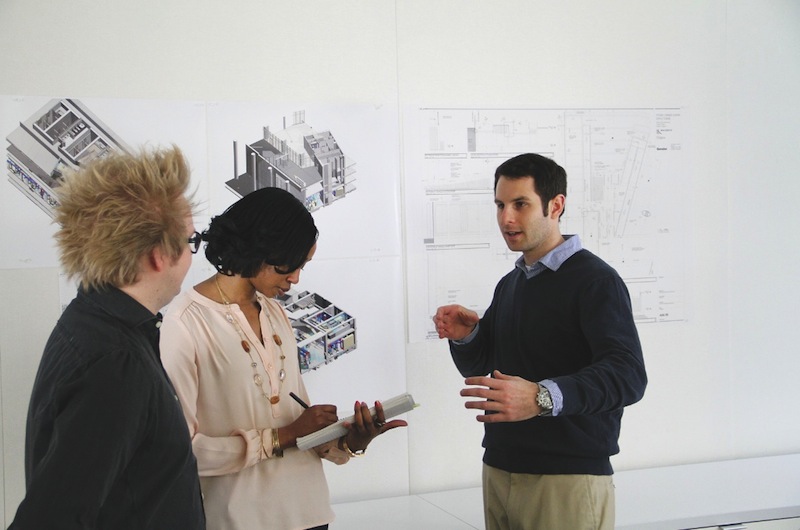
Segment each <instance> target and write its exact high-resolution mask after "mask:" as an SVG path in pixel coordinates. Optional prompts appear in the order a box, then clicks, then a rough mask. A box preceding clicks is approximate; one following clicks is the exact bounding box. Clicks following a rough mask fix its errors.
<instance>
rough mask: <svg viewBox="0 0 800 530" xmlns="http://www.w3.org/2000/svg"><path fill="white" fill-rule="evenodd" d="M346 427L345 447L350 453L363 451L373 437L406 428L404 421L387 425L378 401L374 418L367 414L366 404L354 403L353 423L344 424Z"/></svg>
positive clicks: (381, 406)
mask: <svg viewBox="0 0 800 530" xmlns="http://www.w3.org/2000/svg"><path fill="white" fill-rule="evenodd" d="M344 425H345V427H347V429H348V432H347V447H349V448H350V450H351V451H355V452H358V451H363V450H365V449H366V448H367V446H368V445H369V443H370V442H371V441H372V440H374V439H375V437H377V436H379V435H381V434H383V433H385V432H386V431H390V430H392V429H395V428H397V427H406V426H407V425H408V423H407V422H406V421H405V420H392V421H390V422H388V423H387V421H386V416H385V415H384V413H383V405H381V402H380V401H376V402H375V417H374V418H373V417H372V414H370V412H369V407H368V406H367V404H366V403H364V402H360V401H356V403H355V405H354V413H353V423H347V422H345V424H344Z"/></svg>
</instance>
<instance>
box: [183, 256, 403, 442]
mask: <svg viewBox="0 0 800 530" xmlns="http://www.w3.org/2000/svg"><path fill="white" fill-rule="evenodd" d="M314 250H316V245H315V247H314V248H312V250H311V251H310V252H309V256H308V259H307V260H306V261H310V260H311V257H312V256H313V254H314ZM300 270H301V269H296V270H294V271H292V272H289V273H286V274H282V273H279V272H277V271H276V269H275V267H273V266H271V265H265V266H264V268H263V269H262V271H261V272H259V274H258V275H256V276H255V277H253V278H243V277H242V276H240V275H233V276H226V275H222V274H216V275H214V276H212V277H210V278H208V279H206V280H204V281H202V282H200V283H199V284H197V285H196V286H195V290H196V291H197V292H199V293H200V294H202V295H203V296H206V297H208V298H210V299H212V300H214V301H217V302H220V303H224V302H225V301H226V300H227V302H228V303H235V304H237V305H238V306H239V308H240V309H241V310H242V312H243V313H244V314H245V317H246V318H247V322H248V323H249V324H250V327H251V328H252V329H253V330H254V331H255V332H256V334H257V335H258V336H260V337H261V340H262V343H263V340H264V338H263V334H262V329H261V323H260V321H259V313H260V311H261V306H260V305H259V304H258V302H257V298H256V288H258V290H259V291H260V292H262V293H263V294H265V295H268V296H276V295H277V294H279V293H280V290H281V289H283V290H288V289H289V288H290V287H291V286H292V285H293V284H295V283H297V282H298V281H299V279H300ZM217 284H219V289H217ZM220 291H221V292H222V293H223V294H224V296H225V298H226V300H223V299H222V296H221V293H220ZM267 336H268V337H269V335H267ZM375 416H376V417H375V418H373V417H372V414H370V412H369V406H368V405H367V403H365V402H362V401H356V402H355V405H354V406H353V422H352V424H351V423H345V427H346V428H347V429H348V432H347V436H346V437H343V438H345V439H346V441H347V447H348V448H350V450H351V451H356V452H357V451H362V450H364V449H366V448H367V446H368V445H369V443H370V442H371V441H372V440H374V439H375V438H376V437H377V436H379V435H381V434H383V433H384V432H386V431H389V430H391V429H395V428H397V427H405V426H407V425H408V423H406V422H405V421H403V420H392V421H390V422H388V423H387V422H386V416H385V415H384V411H383V406H382V405H381V404H380V402H378V401H376V402H375ZM337 421H339V417H338V415H337V410H336V405H330V404H324V405H312V406H310V407H308V408H306V409H304V410H303V412H302V413H301V414H300V416H299V417H298V418H297V419H296V420H295V421H293V422H292V423H290V424H289V425H285V426H283V427H280V428H279V429H278V439H279V440H280V446H281V447H282V448H283V449H286V448H288V447H295V446H296V445H297V439H298V438H301V437H303V436H306V435H309V434H311V433H313V432H316V431H318V430H320V429H322V428H324V427H327V426H328V425H332V424H334V423H336V422H337ZM343 441H344V440H342V439H340V440H339V449H344V447H343V444H342V442H343Z"/></svg>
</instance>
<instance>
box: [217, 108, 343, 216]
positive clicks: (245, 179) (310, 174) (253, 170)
mask: <svg viewBox="0 0 800 530" xmlns="http://www.w3.org/2000/svg"><path fill="white" fill-rule="evenodd" d="M237 157H238V153H237V148H236V142H234V178H233V179H231V180H229V181H228V182H226V185H227V186H228V188H229V189H230V190H231V191H232V192H233V193H235V194H236V195H238V196H239V197H243V196H244V195H247V194H248V193H250V192H251V191H255V190H257V189H261V188H265V187H268V186H269V187H274V188H283V189H285V190H287V191H289V192H291V193H292V194H293V195H294V196H295V197H297V198H298V199H300V200H301V201H303V203H304V204H305V205H306V208H308V210H309V211H311V212H313V211H314V210H317V209H319V208H322V207H323V206H328V205H330V204H331V203H333V202H335V201H337V200H339V199H341V198H343V197H344V196H345V195H347V194H348V193H350V192H352V191H353V190H355V179H354V178H353V177H352V175H353V173H355V170H354V169H353V166H354V165H355V164H354V163H353V162H352V161H350V160H349V159H348V158H347V157H346V156H345V155H344V153H343V152H342V150H341V149H340V148H339V144H338V143H337V142H336V139H335V138H334V137H333V135H332V134H331V133H330V132H329V131H323V132H316V131H315V130H314V129H312V128H311V127H310V126H309V125H308V124H306V123H305V111H298V112H295V113H294V115H293V123H292V125H290V126H288V127H287V126H286V119H285V118H284V123H283V129H282V130H280V131H274V132H273V131H271V130H270V129H269V127H264V137H263V138H262V139H261V140H258V141H256V142H254V143H252V144H249V145H247V146H246V147H245V165H246V171H245V172H244V173H242V174H241V175H240V174H239V171H238V163H237Z"/></svg>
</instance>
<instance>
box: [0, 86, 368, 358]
mask: <svg viewBox="0 0 800 530" xmlns="http://www.w3.org/2000/svg"><path fill="white" fill-rule="evenodd" d="M303 114H304V113H303V112H299V113H295V116H294V123H293V125H291V126H290V127H284V129H283V130H282V131H279V132H277V133H274V134H273V133H271V132H270V131H269V129H268V128H265V129H264V139H263V140H260V141H258V142H255V143H254V144H251V145H248V146H247V160H248V163H247V172H246V173H245V174H244V175H241V176H239V177H238V178H235V179H233V180H231V181H229V182H227V183H226V186H227V187H228V189H230V190H231V191H233V192H234V193H235V194H236V195H237V196H239V197H241V196H244V195H246V194H247V193H250V192H252V191H255V190H256V189H260V188H262V187H265V186H275V187H282V188H284V189H287V190H288V191H290V192H292V193H293V194H294V195H295V196H296V197H298V198H299V199H301V200H302V201H303V202H304V204H305V205H306V208H308V210H309V211H313V210H316V209H318V208H320V207H322V206H327V205H329V204H331V203H333V202H334V201H336V200H338V199H340V198H342V197H344V196H345V195H346V194H347V193H349V192H351V191H353V190H354V189H355V181H354V179H352V174H353V163H352V162H349V161H348V160H347V158H346V157H345V156H344V154H343V153H342V152H341V150H340V149H339V146H338V144H337V143H336V140H335V139H334V138H333V135H332V134H331V133H330V132H327V131H326V132H322V133H318V132H315V131H314V130H313V129H311V127H309V126H308V125H306V124H305V123H304V121H303V118H304V116H303ZM6 139H7V140H8V144H9V145H8V148H7V157H6V165H7V168H8V180H9V181H10V182H11V183H12V184H13V185H14V186H15V187H16V188H17V189H19V190H20V191H21V192H22V193H24V194H25V196H26V197H28V198H29V199H30V200H31V201H33V202H34V203H35V204H36V205H37V206H38V207H39V208H41V209H42V210H43V211H44V212H45V213H47V215H49V216H50V217H51V218H52V217H53V214H54V208H55V207H56V206H57V205H58V199H57V191H56V190H57V189H58V187H59V186H60V185H61V183H62V182H63V179H64V178H65V177H64V174H65V172H66V171H67V170H75V169H77V168H78V167H80V166H81V165H82V164H85V163H86V162H89V161H91V160H95V159H98V158H102V157H104V156H106V155H108V154H109V153H111V152H113V151H118V150H119V151H125V152H132V150H131V148H130V147H129V146H128V144H126V143H125V141H123V140H122V139H121V138H120V137H119V135H117V134H116V133H114V132H113V131H112V130H111V129H110V128H109V127H108V126H107V125H106V124H104V123H103V122H102V121H101V120H100V119H99V118H98V117H97V116H95V115H94V114H93V113H92V112H91V111H90V110H89V108H88V107H87V106H86V105H85V104H84V103H82V102H81V101H79V100H77V99H53V100H51V101H49V102H48V103H47V104H46V105H44V106H43V107H42V108H40V109H39V110H38V111H37V112H35V113H34V114H32V115H31V116H29V117H28V118H27V119H24V120H22V121H20V125H19V127H17V128H16V129H14V130H13V131H12V132H11V133H10V134H9V135H8V136H7V138H6ZM278 301H279V302H280V303H281V304H282V305H283V306H284V308H285V309H286V311H287V313H288V316H289V320H290V322H291V324H292V327H293V329H294V332H295V337H296V338H297V342H298V351H297V354H298V360H299V363H300V367H301V371H303V372H305V371H308V370H314V369H316V368H319V367H320V366H323V365H325V364H329V363H331V362H333V361H334V360H336V359H337V358H338V357H340V356H341V355H343V354H345V353H348V352H350V351H352V350H354V349H355V348H356V324H355V319H354V318H353V317H352V316H351V315H349V314H347V313H346V312H345V311H343V310H341V309H340V308H338V307H337V306H336V305H334V304H332V303H331V302H329V301H328V300H326V299H325V298H323V297H322V296H320V295H319V294H317V293H310V292H308V291H304V292H301V293H296V292H293V291H290V292H289V293H287V294H286V295H284V296H283V297H281V298H279V299H278Z"/></svg>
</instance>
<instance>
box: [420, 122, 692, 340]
mask: <svg viewBox="0 0 800 530" xmlns="http://www.w3.org/2000/svg"><path fill="white" fill-rule="evenodd" d="M406 123H407V124H408V126H407V128H406V131H405V134H404V145H405V146H406V151H405V153H404V160H405V173H406V175H407V177H406V207H407V209H408V212H409V213H408V215H407V219H408V223H407V227H406V228H407V231H406V245H407V249H408V263H409V265H408V271H409V272H408V275H409V285H415V286H416V288H415V289H414V290H411V291H410V292H409V300H408V305H409V316H408V319H409V340H410V341H418V340H426V339H432V338H436V337H437V336H436V334H435V331H434V329H433V325H432V322H431V319H430V317H431V316H432V315H433V314H434V313H435V311H436V308H437V307H438V306H440V305H445V304H449V303H459V304H461V305H464V306H467V307H470V308H472V309H474V310H476V311H478V312H479V313H481V314H482V311H483V310H485V309H486V307H487V305H488V304H489V302H490V301H491V295H492V290H493V288H494V286H495V284H496V282H497V280H499V278H500V277H501V276H502V275H504V274H505V273H507V272H508V271H509V270H511V268H512V267H513V264H514V261H515V260H516V259H517V258H518V256H519V255H518V254H517V253H512V252H509V251H508V249H507V248H506V245H505V243H504V241H503V240H502V238H501V237H500V235H499V231H498V227H497V222H496V218H495V206H494V204H493V185H494V171H495V169H496V168H497V166H498V165H499V164H500V163H502V162H503V161H505V160H507V159H508V158H511V157H512V156H515V155H517V154H520V153H523V152H536V153H539V154H542V155H545V156H548V157H551V158H553V159H554V160H555V161H556V162H558V163H559V164H560V165H562V166H563V167H564V168H565V169H566V172H567V179H568V190H567V203H566V204H567V205H566V211H565V213H564V216H563V217H562V220H561V231H562V233H564V234H572V233H576V234H579V235H580V238H581V240H582V242H583V246H584V247H585V248H588V249H589V250H591V251H592V252H594V253H596V254H598V255H599V256H600V257H601V258H603V259H604V260H605V261H607V262H608V263H609V264H611V265H612V266H613V267H614V268H616V269H617V271H618V272H619V273H620V275H621V276H622V277H623V279H624V280H625V282H626V284H627V285H628V288H629V290H630V293H631V298H632V302H633V307H634V315H635V318H636V320H637V322H666V321H674V320H683V319H685V307H684V305H685V301H684V292H683V284H682V282H683V269H682V262H681V261H680V260H679V258H678V256H680V247H679V245H680V237H681V236H680V234H681V230H682V228H681V226H682V222H681V221H682V219H681V207H680V204H681V202H680V196H679V194H678V192H679V190H680V185H679V179H680V178H681V176H682V153H683V144H682V139H681V138H682V133H683V131H682V113H681V109H656V108H645V109H467V108H449V109H448V108H419V109H409V111H408V112H407V118H406Z"/></svg>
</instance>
